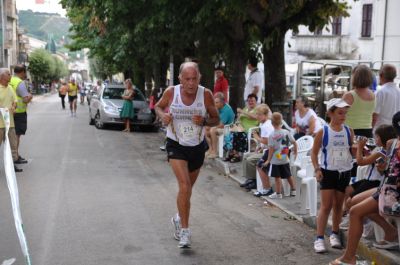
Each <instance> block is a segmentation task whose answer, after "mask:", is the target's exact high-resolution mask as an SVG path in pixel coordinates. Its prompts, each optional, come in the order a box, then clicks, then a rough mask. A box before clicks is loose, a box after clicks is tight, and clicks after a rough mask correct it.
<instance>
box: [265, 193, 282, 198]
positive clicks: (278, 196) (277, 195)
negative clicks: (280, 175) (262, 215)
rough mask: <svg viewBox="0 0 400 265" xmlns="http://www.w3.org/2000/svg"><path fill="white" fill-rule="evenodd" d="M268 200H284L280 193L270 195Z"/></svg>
mask: <svg viewBox="0 0 400 265" xmlns="http://www.w3.org/2000/svg"><path fill="white" fill-rule="evenodd" d="M268 198H270V199H282V193H279V194H278V193H276V192H274V193H272V194H271V195H269V196H268Z"/></svg>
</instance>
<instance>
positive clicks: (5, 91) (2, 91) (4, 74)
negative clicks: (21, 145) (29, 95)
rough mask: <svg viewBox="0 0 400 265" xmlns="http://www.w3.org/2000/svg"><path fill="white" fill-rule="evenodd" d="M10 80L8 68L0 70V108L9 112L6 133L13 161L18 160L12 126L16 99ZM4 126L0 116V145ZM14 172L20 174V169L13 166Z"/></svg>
mask: <svg viewBox="0 0 400 265" xmlns="http://www.w3.org/2000/svg"><path fill="white" fill-rule="evenodd" d="M10 79H11V74H10V70H8V68H0V108H7V109H8V110H9V111H10V129H9V131H8V138H9V140H10V146H11V152H12V156H13V160H14V161H16V160H18V153H17V135H16V134H15V125H14V115H13V113H14V111H15V108H16V106H17V98H16V96H15V94H14V92H13V90H12V88H11V86H9V85H8V83H9V82H10ZM5 130H6V129H5V124H4V120H3V117H2V116H1V115H0V139H1V141H0V144H1V143H2V142H3V141H4V140H5ZM14 170H15V172H21V171H22V169H20V168H17V167H16V166H14Z"/></svg>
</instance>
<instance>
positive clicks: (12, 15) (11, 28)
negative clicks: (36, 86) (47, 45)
mask: <svg viewBox="0 0 400 265" xmlns="http://www.w3.org/2000/svg"><path fill="white" fill-rule="evenodd" d="M0 14H1V18H0V31H1V32H0V37H1V41H0V46H1V50H0V65H1V67H10V66H12V65H14V64H16V63H17V62H18V55H19V43H18V16H17V9H16V4H15V0H0Z"/></svg>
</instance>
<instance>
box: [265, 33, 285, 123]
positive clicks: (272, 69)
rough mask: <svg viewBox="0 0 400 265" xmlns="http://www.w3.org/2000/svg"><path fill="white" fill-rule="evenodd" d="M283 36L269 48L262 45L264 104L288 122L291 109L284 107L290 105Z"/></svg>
mask: <svg viewBox="0 0 400 265" xmlns="http://www.w3.org/2000/svg"><path fill="white" fill-rule="evenodd" d="M284 36H285V34H282V37H281V38H279V39H277V40H276V41H274V42H273V43H272V44H271V45H272V46H270V47H265V45H263V54H264V77H265V102H266V103H267V104H268V105H269V106H270V107H271V109H272V110H273V111H279V112H281V113H282V114H283V116H284V119H285V120H286V121H287V122H290V120H291V107H290V106H285V105H284V103H286V104H287V103H290V102H289V101H288V100H287V91H286V74H285V54H284V44H285V39H284ZM280 103H283V104H280Z"/></svg>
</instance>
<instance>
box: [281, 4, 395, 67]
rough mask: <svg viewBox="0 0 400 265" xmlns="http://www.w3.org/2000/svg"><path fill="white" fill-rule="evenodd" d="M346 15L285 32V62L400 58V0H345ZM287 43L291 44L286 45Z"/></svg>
mask: <svg viewBox="0 0 400 265" xmlns="http://www.w3.org/2000/svg"><path fill="white" fill-rule="evenodd" d="M347 2H348V4H349V5H350V7H351V8H350V9H349V10H348V12H349V16H348V17H338V18H332V19H331V23H330V24H329V25H328V26H326V27H324V28H322V29H317V30H315V31H314V32H310V31H309V29H308V28H307V27H305V26H301V27H299V32H298V33H297V34H293V32H292V31H289V32H288V33H287V34H286V42H287V45H286V63H297V62H299V61H301V60H304V59H334V60H362V61H372V62H377V63H379V62H380V61H394V62H400V49H399V47H400V27H399V26H398V22H399V18H398V17H397V16H398V14H399V13H400V1H398V0H359V1H353V0H347ZM289 44H290V45H289Z"/></svg>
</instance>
